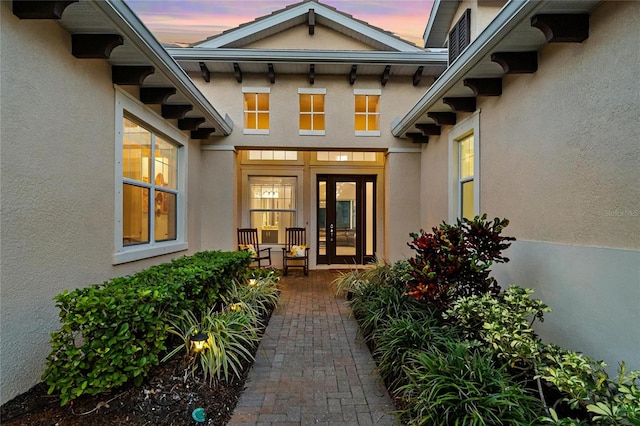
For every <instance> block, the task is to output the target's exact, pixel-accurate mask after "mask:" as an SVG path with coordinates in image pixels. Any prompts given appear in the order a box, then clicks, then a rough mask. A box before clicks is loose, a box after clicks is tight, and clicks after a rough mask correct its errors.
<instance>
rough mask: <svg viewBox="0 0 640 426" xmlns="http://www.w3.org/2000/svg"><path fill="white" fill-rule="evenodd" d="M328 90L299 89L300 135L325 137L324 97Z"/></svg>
mask: <svg viewBox="0 0 640 426" xmlns="http://www.w3.org/2000/svg"><path fill="white" fill-rule="evenodd" d="M326 93H327V91H326V89H298V97H299V99H300V135H324V134H325V122H324V113H325V111H324V96H325V94H326Z"/></svg>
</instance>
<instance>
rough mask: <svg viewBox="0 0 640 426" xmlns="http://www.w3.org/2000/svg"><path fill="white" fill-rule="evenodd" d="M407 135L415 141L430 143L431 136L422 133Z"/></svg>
mask: <svg viewBox="0 0 640 426" xmlns="http://www.w3.org/2000/svg"><path fill="white" fill-rule="evenodd" d="M407 137H408V138H409V139H411V142H413V143H429V136H425V135H423V134H422V133H407Z"/></svg>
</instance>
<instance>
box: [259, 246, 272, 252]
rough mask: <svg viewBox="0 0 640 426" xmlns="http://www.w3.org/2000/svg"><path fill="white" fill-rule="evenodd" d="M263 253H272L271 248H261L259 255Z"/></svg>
mask: <svg viewBox="0 0 640 426" xmlns="http://www.w3.org/2000/svg"><path fill="white" fill-rule="evenodd" d="M261 251H268V252H269V253H271V247H266V248H261V249H260V250H258V253H259V252H261Z"/></svg>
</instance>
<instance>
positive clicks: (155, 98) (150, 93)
mask: <svg viewBox="0 0 640 426" xmlns="http://www.w3.org/2000/svg"><path fill="white" fill-rule="evenodd" d="M175 94H176V88H175V87H141V88H140V102H142V103H143V104H162V103H164V102H166V101H167V99H168V98H169V96H171V95H175Z"/></svg>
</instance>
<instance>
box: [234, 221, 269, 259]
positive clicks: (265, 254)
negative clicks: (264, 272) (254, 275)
mask: <svg viewBox="0 0 640 426" xmlns="http://www.w3.org/2000/svg"><path fill="white" fill-rule="evenodd" d="M238 250H250V251H252V252H253V261H254V262H258V268H262V262H263V261H265V260H266V261H267V264H266V265H265V266H271V247H267V248H263V249H261V248H260V244H259V243H258V229H257V228H238Z"/></svg>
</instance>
